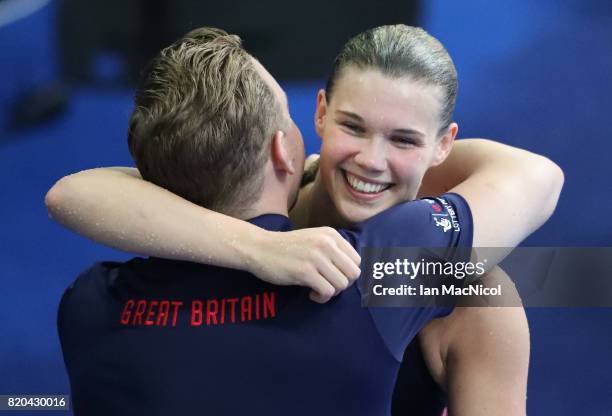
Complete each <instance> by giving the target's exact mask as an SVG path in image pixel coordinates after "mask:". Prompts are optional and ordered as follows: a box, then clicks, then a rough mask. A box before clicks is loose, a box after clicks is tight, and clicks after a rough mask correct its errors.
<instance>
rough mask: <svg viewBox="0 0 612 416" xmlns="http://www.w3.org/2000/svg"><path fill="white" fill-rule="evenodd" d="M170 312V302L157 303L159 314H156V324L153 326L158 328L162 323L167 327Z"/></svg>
mask: <svg viewBox="0 0 612 416" xmlns="http://www.w3.org/2000/svg"><path fill="white" fill-rule="evenodd" d="M169 310H170V302H168V301H167V300H162V301H161V302H159V313H158V314H157V322H156V323H155V325H157V326H160V324H161V323H162V322H163V326H166V325H168V311H169Z"/></svg>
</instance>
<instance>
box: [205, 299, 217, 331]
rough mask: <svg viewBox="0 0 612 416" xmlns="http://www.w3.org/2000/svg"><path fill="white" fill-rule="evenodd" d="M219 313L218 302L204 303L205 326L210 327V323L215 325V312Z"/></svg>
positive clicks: (213, 300)
mask: <svg viewBox="0 0 612 416" xmlns="http://www.w3.org/2000/svg"><path fill="white" fill-rule="evenodd" d="M218 311H219V302H218V301H217V300H216V299H211V300H209V301H207V302H206V325H210V322H211V321H214V324H215V325H217V312H218Z"/></svg>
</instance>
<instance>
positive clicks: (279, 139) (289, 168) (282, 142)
mask: <svg viewBox="0 0 612 416" xmlns="http://www.w3.org/2000/svg"><path fill="white" fill-rule="evenodd" d="M270 145H271V156H272V166H273V167H274V170H277V171H282V172H285V173H288V174H290V175H293V174H294V173H295V166H294V163H293V158H292V157H291V152H290V150H289V148H288V146H289V145H290V144H289V143H288V142H287V135H286V134H285V132H284V131H281V130H278V131H277V132H276V133H274V136H272V142H271V144H270Z"/></svg>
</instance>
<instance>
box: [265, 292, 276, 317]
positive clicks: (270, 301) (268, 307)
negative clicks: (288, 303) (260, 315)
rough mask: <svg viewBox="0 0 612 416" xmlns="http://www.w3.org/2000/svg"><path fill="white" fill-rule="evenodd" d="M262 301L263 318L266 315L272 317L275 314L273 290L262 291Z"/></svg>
mask: <svg viewBox="0 0 612 416" xmlns="http://www.w3.org/2000/svg"><path fill="white" fill-rule="evenodd" d="M263 303H264V305H263V306H264V319H267V318H268V317H272V318H274V317H275V316H276V296H275V292H270V293H268V292H264V294H263Z"/></svg>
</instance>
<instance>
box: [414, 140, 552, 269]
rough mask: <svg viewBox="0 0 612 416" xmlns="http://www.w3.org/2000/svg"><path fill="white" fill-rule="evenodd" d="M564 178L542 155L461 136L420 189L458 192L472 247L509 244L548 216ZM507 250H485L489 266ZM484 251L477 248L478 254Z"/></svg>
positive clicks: (517, 242)
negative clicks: (471, 233)
mask: <svg viewBox="0 0 612 416" xmlns="http://www.w3.org/2000/svg"><path fill="white" fill-rule="evenodd" d="M563 181H564V177H563V171H562V170H561V168H559V166H557V165H556V164H555V163H554V162H552V161H551V160H549V159H547V158H545V157H544V156H540V155H537V154H535V153H531V152H528V151H526V150H522V149H518V148H516V147H512V146H507V145H504V144H501V143H497V142H493V141H491V140H484V139H463V140H459V141H457V142H456V143H455V144H454V146H453V150H452V151H451V153H450V155H449V156H448V158H447V160H446V161H445V162H444V163H442V164H441V165H439V166H437V167H435V168H432V169H430V170H429V171H428V172H427V174H426V175H425V178H424V179H423V185H422V188H421V191H420V192H419V194H420V195H427V194H430V195H439V194H441V193H444V192H455V193H458V194H460V195H461V196H463V197H464V198H465V199H466V200H467V202H468V204H469V206H470V209H471V211H472V216H473V221H474V242H473V246H474V247H509V248H512V247H516V246H517V245H518V244H519V243H520V242H521V241H523V240H524V239H525V238H526V237H527V236H529V235H530V234H531V233H532V232H534V231H535V230H537V229H538V228H539V227H541V226H542V225H543V224H544V223H545V222H546V221H547V220H548V218H549V217H550V216H551V215H552V213H553V212H554V210H555V208H556V206H557V202H558V200H559V195H560V193H561V188H562V187H563ZM506 251H507V250H506ZM506 251H502V250H496V251H495V253H494V252H493V251H491V250H489V252H488V257H487V258H488V263H489V265H494V264H497V263H499V261H501V260H502V259H503V257H504V256H505V254H506ZM483 255H484V253H479V251H478V250H476V257H477V258H480V257H482V256H483Z"/></svg>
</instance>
